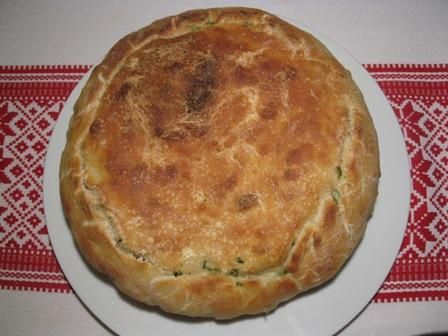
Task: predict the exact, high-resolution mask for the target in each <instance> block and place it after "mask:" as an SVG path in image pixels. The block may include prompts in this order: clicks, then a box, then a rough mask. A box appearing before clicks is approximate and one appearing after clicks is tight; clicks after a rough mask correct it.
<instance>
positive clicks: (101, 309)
mask: <svg viewBox="0 0 448 336" xmlns="http://www.w3.org/2000/svg"><path fill="white" fill-rule="evenodd" d="M294 24H295V25H296V26H299V27H300V28H302V29H303V30H305V31H308V32H310V33H312V34H313V35H314V36H315V37H317V38H318V39H319V40H320V41H321V42H323V43H324V44H325V45H326V46H327V48H328V49H329V50H330V51H331V52H332V53H333V55H335V56H336V58H337V59H338V60H339V61H340V62H341V63H342V64H343V65H344V66H345V68H347V69H349V70H350V71H351V73H352V76H353V79H354V80H355V82H356V83H357V84H358V86H359V87H360V89H361V91H362V92H363V94H364V98H365V100H366V103H367V105H368V108H369V110H370V113H371V114H372V117H373V120H374V123H375V127H376V130H377V132H378V137H379V146H380V155H381V172H382V176H381V180H380V185H379V197H378V200H377V203H376V207H375V211H374V214H373V216H372V218H371V219H370V221H369V223H368V228H367V232H366V234H365V237H364V239H363V240H362V242H361V244H360V246H359V247H358V249H357V250H356V252H355V254H354V255H353V256H352V258H351V259H350V260H349V262H348V263H347V264H346V266H345V267H344V268H343V269H342V271H341V272H340V273H339V275H338V276H337V277H336V278H335V279H334V280H333V281H331V282H329V283H328V284H327V285H325V286H323V287H321V288H319V289H318V290H313V291H311V292H309V293H307V294H305V295H301V296H299V297H298V298H296V299H295V300H293V301H290V302H288V303H286V304H282V305H281V306H280V307H279V308H278V309H277V310H276V311H274V312H273V313H271V314H268V315H263V316H258V317H247V318H240V319H236V320H233V321H230V322H215V321H211V320H203V319H199V320H198V319H189V318H182V317H176V316H172V315H168V314H164V313H161V312H159V311H158V310H157V309H153V308H146V307H143V306H142V305H139V304H136V303H133V302H132V301H131V300H128V299H127V298H125V297H123V296H122V295H121V294H120V293H118V292H117V290H116V289H115V288H114V287H113V285H111V284H110V283H109V282H108V281H107V280H104V277H102V276H101V275H99V274H97V273H96V272H95V271H93V270H92V269H91V268H90V267H89V266H88V265H87V264H86V263H85V262H84V260H83V259H82V257H81V255H80V254H79V252H78V250H77V248H76V246H75V244H74V241H73V239H72V236H71V233H70V230H69V227H68V224H67V223H66V221H65V219H64V214H63V210H62V206H61V202H60V197H59V180H58V171H59V161H60V157H61V153H62V150H63V149H64V146H65V141H66V140H65V135H66V132H67V129H68V124H69V119H70V116H71V114H72V111H73V104H74V102H75V100H76V98H77V97H78V95H79V94H80V91H81V88H82V87H83V86H84V84H85V82H86V80H87V78H88V77H89V75H90V72H89V73H87V74H86V76H85V77H84V79H83V80H81V81H80V83H79V84H78V86H77V87H76V88H75V89H74V90H73V92H72V94H71V95H70V97H69V99H68V100H67V102H66V104H65V106H64V108H63V110H62V112H61V114H60V116H59V120H58V122H57V124H56V127H55V129H54V131H53V136H52V139H51V141H50V145H49V148H48V153H47V158H46V162H45V175H44V206H45V216H46V221H47V226H48V231H49V235H50V239H51V243H52V245H53V248H54V251H55V253H56V257H57V259H58V261H59V264H60V265H61V268H62V270H63V272H64V274H65V276H66V278H67V280H68V281H69V282H70V284H71V286H72V287H73V289H74V290H75V292H76V294H77V295H78V296H79V298H80V299H81V300H82V301H83V302H84V304H85V305H86V306H87V307H88V308H89V309H90V311H91V312H92V313H93V314H94V315H96V316H97V317H98V318H99V319H100V320H101V321H102V322H104V323H105V324H106V325H107V326H108V327H110V328H111V329H112V330H113V331H115V332H117V333H118V334H121V335H148V334H153V335H160V336H163V335H175V334H180V333H181V334H182V335H183V336H188V335H194V336H201V335H216V336H219V335H226V336H227V335H258V336H262V335H275V334H278V332H279V331H280V330H281V333H282V335H283V336H287V335H330V334H333V333H336V332H337V331H338V330H340V329H341V328H343V327H344V326H345V325H346V324H348V323H349V322H350V321H351V320H352V319H353V318H354V317H355V316H356V315H357V314H359V312H361V310H362V309H363V308H364V307H365V306H366V305H367V304H368V302H369V301H370V300H371V298H372V297H373V296H374V295H375V293H376V292H377V290H378V289H379V288H380V286H381V284H382V282H383V281H384V279H385V278H386V276H387V274H388V272H389V270H390V268H391V266H392V264H393V261H394V259H395V257H396V255H397V253H398V249H399V247H400V244H401V241H402V238H403V233H404V230H405V228H406V223H407V217H408V207H409V195H410V176H409V167H408V158H407V153H406V148H405V144H404V140H403V136H402V133H401V131H400V128H399V125H398V122H397V120H396V119H395V116H394V113H393V111H392V109H391V107H390V105H389V103H388V101H387V100H386V98H385V96H384V95H383V92H382V91H381V90H380V88H379V87H378V85H377V84H376V83H375V81H374V80H373V79H372V78H371V77H370V75H369V74H368V72H367V71H366V70H365V69H364V68H363V67H362V66H361V65H360V64H359V63H358V62H357V61H356V60H354V59H353V57H352V56H351V55H349V54H348V53H347V52H346V51H345V50H343V49H342V48H341V47H340V46H338V45H337V44H336V43H335V42H333V41H331V40H329V39H328V38H326V37H324V36H322V35H321V34H319V33H317V32H315V31H313V30H312V29H310V28H308V27H306V26H303V25H301V24H297V23H294Z"/></svg>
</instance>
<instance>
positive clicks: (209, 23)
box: [205, 19, 216, 26]
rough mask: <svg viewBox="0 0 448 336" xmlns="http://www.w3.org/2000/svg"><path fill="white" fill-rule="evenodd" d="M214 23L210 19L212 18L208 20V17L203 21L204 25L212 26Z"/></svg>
mask: <svg viewBox="0 0 448 336" xmlns="http://www.w3.org/2000/svg"><path fill="white" fill-rule="evenodd" d="M214 24H216V22H215V21H212V20H210V19H208V20H207V21H206V22H205V25H206V26H213V25H214Z"/></svg>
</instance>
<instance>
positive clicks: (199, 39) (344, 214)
mask: <svg viewBox="0 0 448 336" xmlns="http://www.w3.org/2000/svg"><path fill="white" fill-rule="evenodd" d="M379 175H380V172H379V154H378V144H377V136H376V132H375V129H374V125H373V123H372V119H371V116H370V115H369V112H368V110H367V107H366V104H365V102H364V100H363V96H362V94H361V93H360V90H359V89H358V87H357V86H356V84H355V83H354V81H353V80H352V78H351V75H350V73H349V71H347V70H346V69H344V67H343V66H342V65H341V64H340V63H339V62H338V61H337V60H336V59H335V57H333V56H332V55H331V53H330V52H329V51H328V50H327V49H326V48H325V46H324V45H323V44H321V43H320V42H319V41H318V40H317V39H316V38H314V37H313V36H311V35H310V34H308V33H306V32H304V31H302V30H300V29H298V28H296V27H294V26H293V25H291V24H289V23H286V22H285V21H283V20H281V19H279V18H278V17H276V16H274V15H271V14H269V13H266V12H264V11H261V10H258V9H250V8H215V9H205V10H193V11H188V12H185V13H182V14H179V15H176V16H172V17H167V18H164V19H162V20H159V21H156V22H154V23H152V24H150V25H149V26H147V27H145V28H142V29H141V30H139V31H136V32H134V33H131V34H130V35H128V36H126V37H124V38H123V39H121V40H120V41H118V43H116V44H115V46H113V48H112V49H111V50H110V51H109V52H108V54H107V55H106V56H105V58H104V59H103V61H102V62H101V63H100V64H99V65H98V66H96V67H95V69H94V70H93V72H92V74H91V76H90V78H89V80H88V81H87V84H86V85H85V87H84V88H83V90H82V93H81V95H80V97H79V99H78V100H77V102H76V104H75V106H74V114H73V116H72V119H71V122H70V127H69V131H68V135H67V143H66V147H65V150H64V152H63V155H62V159H61V166H60V186H61V198H62V203H63V207H64V211H65V215H66V218H67V220H68V223H69V224H70V227H71V230H72V232H73V235H74V239H75V241H76V243H77V246H78V247H79V249H80V251H81V252H82V254H83V255H84V257H85V258H86V259H87V261H88V262H89V263H90V264H91V265H93V267H94V268H95V269H97V270H98V271H100V272H103V273H105V274H107V275H108V276H109V277H110V278H111V279H112V281H113V282H114V283H115V285H116V286H117V287H118V288H119V289H120V290H121V291H123V292H124V293H126V294H127V295H129V296H131V297H132V298H134V299H136V300H138V301H141V302H144V303H146V304H148V305H154V306H159V307H160V308H161V309H162V310H164V311H167V312H172V313H176V314H182V315H188V316H204V317H213V318H216V319H228V318H232V317H235V316H239V315H245V314H257V313H260V312H267V311H270V310H272V309H274V308H275V307H276V306H277V305H278V304H279V303H280V302H282V301H286V300H288V299H291V298H293V297H295V296H296V295H297V294H299V293H301V292H304V291H306V290H308V289H310V288H313V287H316V286H318V285H320V284H322V283H324V282H326V281H327V280H329V279H331V278H332V277H333V276H334V275H335V274H336V273H337V272H338V270H339V269H340V268H341V267H342V265H343V264H344V263H345V261H346V260H347V259H348V258H349V257H350V255H351V254H352V253H353V251H354V250H355V248H356V246H357V245H358V243H359V241H360V240H361V238H362V236H363V234H364V231H365V228H366V222H367V219H368V217H369V216H370V215H371V213H372V211H373V206H374V203H375V199H376V196H377V186H378V179H379Z"/></svg>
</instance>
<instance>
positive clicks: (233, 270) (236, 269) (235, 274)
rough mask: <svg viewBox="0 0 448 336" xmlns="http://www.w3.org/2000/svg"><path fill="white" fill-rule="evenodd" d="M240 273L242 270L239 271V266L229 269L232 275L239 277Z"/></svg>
mask: <svg viewBox="0 0 448 336" xmlns="http://www.w3.org/2000/svg"><path fill="white" fill-rule="evenodd" d="M239 273H240V271H239V269H238V268H232V269H231V270H230V271H229V275H230V276H233V277H237V276H238V274H239Z"/></svg>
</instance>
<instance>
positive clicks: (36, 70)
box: [0, 64, 448, 302]
mask: <svg viewBox="0 0 448 336" xmlns="http://www.w3.org/2000/svg"><path fill="white" fill-rule="evenodd" d="M366 67H367V69H368V70H369V72H370V73H371V74H372V76H373V77H374V78H375V79H376V80H377V81H378V83H379V85H380V86H381V88H382V89H383V91H384V92H385V94H386V96H387V98H388V99H389V101H390V103H391V105H392V107H393V109H394V112H395V114H396V116H397V118H398V120H399V122H400V125H401V127H402V130H403V133H404V136H405V138H406V144H407V149H408V153H409V156H410V158H411V165H412V167H411V175H412V195H411V211H410V213H409V222H408V227H407V230H406V233H405V237H404V240H403V243H402V246H401V249H400V253H399V255H398V257H397V260H396V261H395V264H394V266H393V268H392V270H391V272H390V274H389V276H388V277H387V279H386V281H385V282H384V284H383V286H382V287H381V289H380V291H379V292H378V293H377V295H376V296H375V297H374V302H393V301H413V300H448V65H431V66H429V65H395V64H389V65H375V64H372V65H368V66H366ZM88 69H89V66H19V67H0V146H1V147H0V181H1V189H0V288H3V289H12V290H37V291H47V292H69V291H70V286H69V285H68V283H67V282H66V280H65V278H64V277H63V275H62V272H61V270H60V268H59V266H58V264H57V261H56V258H55V257H54V254H53V252H52V249H51V245H50V242H49V239H48V234H47V230H46V226H45V223H44V214H43V204H42V176H43V164H44V159H45V152H46V149H47V145H48V141H49V139H50V136H51V131H52V129H53V127H54V125H55V122H56V120H57V117H58V115H59V112H60V111H61V109H62V106H63V104H64V102H65V100H66V99H67V97H68V96H69V94H70V92H71V91H72V89H73V88H74V87H75V85H76V84H77V82H78V81H79V80H80V79H81V78H82V76H83V74H84V73H85V72H86V71H87V70H88Z"/></svg>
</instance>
